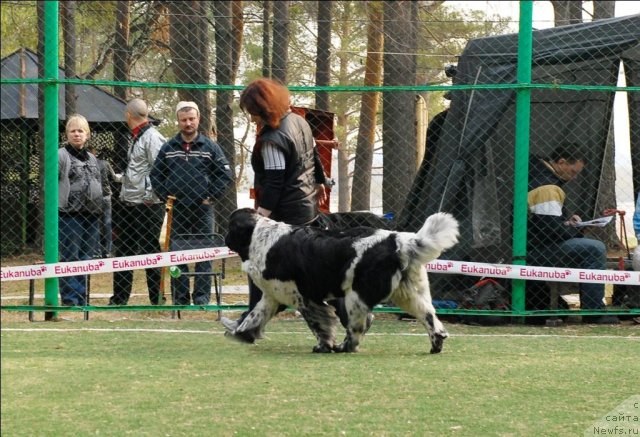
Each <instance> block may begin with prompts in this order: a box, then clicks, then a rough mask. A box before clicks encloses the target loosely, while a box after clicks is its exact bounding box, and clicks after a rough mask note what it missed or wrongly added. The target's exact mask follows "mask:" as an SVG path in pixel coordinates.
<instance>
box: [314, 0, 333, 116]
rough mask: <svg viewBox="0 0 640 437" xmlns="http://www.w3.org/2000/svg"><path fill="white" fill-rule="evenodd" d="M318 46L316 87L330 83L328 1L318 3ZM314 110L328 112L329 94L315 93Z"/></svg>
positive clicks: (329, 9) (323, 92)
mask: <svg viewBox="0 0 640 437" xmlns="http://www.w3.org/2000/svg"><path fill="white" fill-rule="evenodd" d="M317 3H318V43H317V44H318V46H317V56H316V85H317V86H328V85H329V84H330V83H331V6H332V3H331V2H330V1H318V2H317ZM316 108H318V109H321V110H323V111H328V110H329V92H328V91H316Z"/></svg>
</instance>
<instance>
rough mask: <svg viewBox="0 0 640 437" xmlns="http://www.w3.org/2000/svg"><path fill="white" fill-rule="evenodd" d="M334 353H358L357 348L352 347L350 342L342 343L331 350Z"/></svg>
mask: <svg viewBox="0 0 640 437" xmlns="http://www.w3.org/2000/svg"><path fill="white" fill-rule="evenodd" d="M333 351H334V352H337V353H342V352H353V353H355V352H358V346H354V345H353V343H352V342H350V341H346V340H345V341H343V342H342V343H341V344H339V345H338V346H336V347H334V348H333Z"/></svg>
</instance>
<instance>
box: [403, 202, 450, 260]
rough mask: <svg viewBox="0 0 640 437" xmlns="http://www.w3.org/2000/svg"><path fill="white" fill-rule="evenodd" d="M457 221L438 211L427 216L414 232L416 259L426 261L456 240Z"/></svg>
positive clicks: (435, 256)
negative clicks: (419, 227) (420, 226)
mask: <svg viewBox="0 0 640 437" xmlns="http://www.w3.org/2000/svg"><path fill="white" fill-rule="evenodd" d="M458 235H459V232H458V221H457V220H456V219H455V218H453V216H452V215H451V214H448V213H446V212H439V213H436V214H433V215H431V216H429V217H428V218H427V220H426V221H425V222H424V225H422V228H421V229H420V230H419V231H418V232H417V233H416V234H415V239H414V241H413V242H414V244H415V246H414V248H413V251H414V253H415V256H416V258H417V260H418V261H419V262H421V263H427V262H429V261H431V260H434V259H436V258H437V257H439V256H440V254H441V253H442V251H444V250H446V249H449V248H450V247H453V246H454V245H455V244H456V243H457V242H458Z"/></svg>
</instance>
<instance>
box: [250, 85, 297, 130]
mask: <svg viewBox="0 0 640 437" xmlns="http://www.w3.org/2000/svg"><path fill="white" fill-rule="evenodd" d="M240 109H242V110H243V111H245V110H246V111H247V112H248V113H249V114H251V115H256V116H258V117H260V118H261V119H262V121H263V122H264V124H266V125H267V126H270V127H272V128H273V129H277V128H278V126H280V119H281V118H282V116H283V115H284V114H286V113H287V112H288V111H289V90H288V89H287V88H286V87H285V86H284V85H282V84H281V83H280V82H277V81H275V80H273V79H267V78H261V79H256V80H254V81H252V82H251V83H249V85H247V87H246V88H245V89H244V90H243V91H242V93H241V94H240Z"/></svg>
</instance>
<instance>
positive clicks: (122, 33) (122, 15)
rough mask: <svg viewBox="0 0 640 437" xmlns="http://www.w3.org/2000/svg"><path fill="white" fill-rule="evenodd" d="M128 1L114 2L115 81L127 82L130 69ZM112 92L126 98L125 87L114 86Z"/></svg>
mask: <svg viewBox="0 0 640 437" xmlns="http://www.w3.org/2000/svg"><path fill="white" fill-rule="evenodd" d="M129 8H130V4H129V1H128V0H126V1H119V2H117V3H116V31H115V42H114V50H113V80H114V81H117V82H128V81H129V78H130V76H129V74H130V70H131V65H130V58H131V48H130V47H129V27H130V21H129V20H130V18H129V13H130V12H129ZM113 93H114V94H115V95H116V96H118V97H120V98H121V99H123V100H127V97H128V96H127V89H126V88H125V87H120V86H118V87H115V88H114V90H113Z"/></svg>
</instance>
